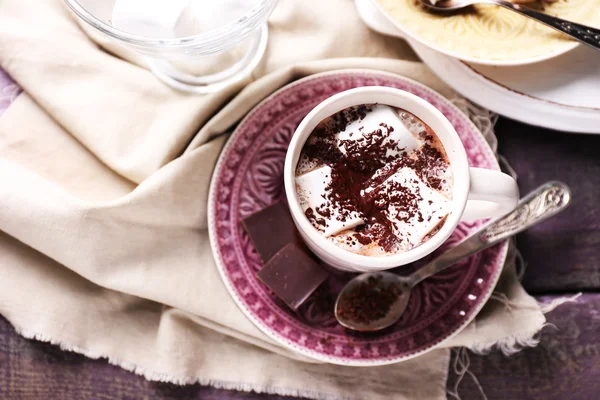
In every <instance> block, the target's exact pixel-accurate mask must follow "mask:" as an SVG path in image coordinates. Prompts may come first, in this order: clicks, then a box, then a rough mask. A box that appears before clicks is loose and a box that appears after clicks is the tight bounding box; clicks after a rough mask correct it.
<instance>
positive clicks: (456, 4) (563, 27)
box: [419, 0, 600, 49]
mask: <svg viewBox="0 0 600 400" xmlns="http://www.w3.org/2000/svg"><path fill="white" fill-rule="evenodd" d="M419 1H420V2H421V3H422V4H424V5H425V6H427V7H429V8H432V9H435V10H438V11H451V10H458V9H461V8H464V7H467V6H472V5H474V4H493V5H497V6H500V7H504V8H507V9H509V10H512V11H515V12H518V13H519V14H522V15H525V16H526V17H529V18H533V19H535V20H536V21H538V22H541V23H543V24H545V25H547V26H549V27H551V28H554V29H556V30H559V31H561V32H562V33H565V34H567V35H569V36H571V37H572V38H574V39H576V40H578V41H580V42H582V43H585V44H587V45H588V46H591V47H593V48H595V49H600V29H596V28H592V27H590V26H585V25H581V24H577V23H575V22H570V21H567V20H564V19H560V18H558V17H553V16H552V15H549V14H545V13H543V12H540V11H537V10H533V9H531V8H529V7H525V6H523V5H521V4H515V3H512V2H510V1H508V0H439V1H436V0H419Z"/></svg>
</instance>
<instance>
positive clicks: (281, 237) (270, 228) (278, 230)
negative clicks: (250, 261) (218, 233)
mask: <svg viewBox="0 0 600 400" xmlns="http://www.w3.org/2000/svg"><path fill="white" fill-rule="evenodd" d="M242 224H243V225H244V228H245V229H246V232H248V235H250V240H252V243H254V247H255V248H256V251H258V255H259V256H260V258H261V259H262V261H263V263H266V262H267V261H269V260H270V259H271V257H273V256H274V255H275V253H277V252H278V251H279V250H281V249H282V248H283V246H285V245H286V244H288V243H296V244H300V243H302V240H301V238H300V235H299V233H298V231H297V230H296V226H295V225H294V221H293V220H292V215H291V214H290V210H289V209H288V206H287V204H285V203H283V202H281V201H278V202H276V203H273V204H271V205H270V206H269V207H267V208H264V209H262V210H260V211H258V212H256V213H254V214H252V215H250V216H249V217H247V218H245V219H244V220H243V221H242Z"/></svg>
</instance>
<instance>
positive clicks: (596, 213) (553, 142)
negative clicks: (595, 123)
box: [496, 119, 600, 294]
mask: <svg viewBox="0 0 600 400" xmlns="http://www.w3.org/2000/svg"><path fill="white" fill-rule="evenodd" d="M496 131H497V133H498V140H499V151H500V154H503V155H504V156H505V157H506V158H507V159H508V160H509V162H510V164H511V166H512V167H513V168H514V169H515V171H516V172H517V173H518V175H519V179H518V181H519V187H520V188H521V192H522V193H526V192H527V191H529V190H532V189H534V188H535V187H537V186H538V185H540V184H542V183H543V182H545V181H548V180H560V181H563V182H565V183H566V184H568V185H569V186H570V187H571V190H572V191H573V202H572V204H571V206H570V207H569V208H568V209H567V210H566V211H565V212H564V213H562V214H561V215H559V216H557V217H555V218H552V219H550V220H548V221H546V222H544V223H542V224H540V225H537V226H535V227H533V228H531V229H529V230H528V231H526V232H524V233H522V234H521V235H519V236H518V237H517V245H518V248H519V250H521V253H522V255H523V257H524V258H525V261H526V262H527V269H526V272H525V277H524V280H523V284H524V286H525V288H526V289H527V290H528V291H529V292H531V293H540V294H544V293H549V292H563V291H577V290H598V289H600V204H599V201H600V135H573V134H565V133H560V132H553V131H550V130H547V129H541V128H535V127H531V126H526V125H523V124H520V123H518V122H514V121H510V120H506V119H502V120H500V122H499V124H498V126H497V129H496Z"/></svg>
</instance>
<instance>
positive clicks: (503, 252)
mask: <svg viewBox="0 0 600 400" xmlns="http://www.w3.org/2000/svg"><path fill="white" fill-rule="evenodd" d="M349 74H357V75H360V74H378V75H383V76H385V77H387V78H392V79H397V80H401V81H404V82H407V83H409V84H411V85H415V86H417V87H419V88H421V89H423V90H425V91H427V92H429V93H430V94H432V95H434V96H437V97H439V98H440V99H442V100H443V101H445V102H446V105H447V106H449V107H450V108H451V109H452V110H453V111H454V112H457V113H460V114H463V115H464V113H463V112H462V111H461V110H460V109H459V108H458V107H456V106H455V105H454V104H452V103H451V102H450V101H449V100H448V99H446V98H445V97H444V96H442V95H441V94H439V93H438V92H436V91H434V90H433V89H431V88H429V87H427V86H425V85H423V84H422V83H419V82H417V81H414V80H412V79H410V78H406V77H403V76H401V75H397V74H394V73H390V72H385V71H379V70H372V69H356V68H349V69H338V70H334V71H326V72H321V73H317V74H313V75H310V76H307V77H304V78H301V79H298V80H296V81H294V82H291V83H289V84H287V85H285V86H283V87H281V88H279V89H278V90H276V91H275V92H273V93H272V94H270V95H269V96H268V97H266V98H265V99H263V100H262V101H261V102H259V103H258V104H257V105H256V106H254V107H253V108H252V110H250V111H249V112H248V113H247V114H246V116H245V117H244V118H243V119H242V120H241V121H240V122H239V124H238V126H237V127H236V129H235V130H234V132H233V133H232V134H231V136H230V137H229V139H228V140H227V143H226V144H225V146H224V147H223V149H222V151H221V154H220V155H219V158H218V160H217V163H216V165H215V169H214V171H213V174H212V177H211V183H210V188H209V193H208V231H209V241H210V246H211V251H212V253H213V257H214V260H215V265H216V267H217V270H218V271H219V275H220V277H221V280H222V281H223V283H224V285H225V287H226V289H227V291H228V292H229V295H230V296H231V297H232V298H233V300H234V302H235V303H236V305H237V306H238V308H239V309H240V310H241V311H242V313H243V314H244V315H245V316H246V318H248V319H249V320H250V321H251V322H252V323H253V324H254V325H255V326H256V327H257V328H259V330H260V331H261V332H263V333H264V334H265V335H266V336H267V337H269V338H270V339H272V340H274V341H275V342H277V343H278V344H280V345H281V346H282V347H284V348H286V349H288V350H292V351H294V352H296V353H297V354H300V355H303V356H306V357H308V358H312V359H314V360H317V361H322V362H327V363H331V364H337V365H345V366H357V367H367V366H380V365H389V364H395V363H397V362H401V361H405V360H409V359H412V358H415V357H417V356H419V355H421V354H424V353H427V352H429V351H432V350H434V349H436V348H439V347H440V346H442V345H443V344H444V343H446V342H448V341H449V340H451V339H452V338H453V337H455V336H456V335H457V334H458V333H460V332H461V331H462V330H463V329H464V328H465V327H466V326H467V325H468V324H469V323H471V321H473V320H474V319H475V317H476V316H477V314H479V312H480V311H481V309H482V308H483V306H484V305H485V304H486V303H487V301H488V300H489V298H490V296H491V294H492V292H493V291H494V289H495V287H496V285H497V283H498V280H499V279H500V275H501V274H502V271H503V269H504V268H503V267H504V264H505V262H506V257H507V254H508V242H504V243H502V244H500V245H499V260H500V261H499V263H501V265H500V267H496V268H495V271H494V273H493V274H492V277H491V279H490V284H489V285H488V288H487V290H486V291H485V292H483V294H482V296H480V297H482V298H484V299H485V300H483V301H480V302H479V303H478V304H477V305H476V306H474V307H473V308H472V309H471V310H472V311H471V313H470V315H469V317H468V318H465V319H464V321H463V322H462V323H461V324H460V325H459V326H458V327H457V328H455V329H454V330H453V332H451V333H449V334H448V335H446V336H444V338H443V339H440V340H437V341H435V342H433V343H431V344H429V345H427V346H425V347H424V348H423V349H421V350H419V351H415V352H413V353H410V354H407V355H404V356H393V357H391V358H387V359H386V358H383V357H382V359H352V360H350V359H348V358H342V357H336V356H331V355H325V354H322V353H319V352H317V351H314V350H310V349H307V348H305V347H302V346H299V345H297V344H296V343H293V342H292V341H290V340H289V339H287V338H285V337H282V336H280V335H279V334H277V332H275V331H273V330H271V329H270V328H269V327H267V326H266V325H265V324H264V322H263V321H262V320H260V319H259V318H257V317H256V316H254V315H253V314H252V312H250V311H249V310H248V308H247V306H246V304H245V303H244V302H243V300H242V299H241V298H240V297H239V296H238V294H237V292H236V290H235V288H234V286H233V283H232V282H231V281H230V280H229V278H228V276H226V272H225V268H224V265H223V262H222V259H221V251H220V250H219V248H218V246H217V243H216V224H215V218H214V214H215V213H214V210H215V201H214V200H215V199H216V196H215V191H216V186H217V181H218V180H217V179H216V178H217V177H218V176H219V175H220V172H221V170H222V167H223V164H224V159H225V156H226V155H227V154H228V151H229V150H230V148H231V147H232V146H233V143H234V139H235V138H236V136H237V135H238V134H239V133H240V132H241V128H242V127H244V125H245V123H246V122H247V121H248V120H249V119H250V118H251V117H252V116H253V114H254V113H256V112H258V111H259V110H260V109H261V108H262V107H264V105H265V104H266V103H268V102H269V101H270V100H271V99H272V98H274V97H275V96H277V95H279V94H280V93H281V92H283V91H284V90H289V89H290V88H293V87H295V86H298V85H302V84H304V83H306V82H309V81H312V80H316V79H320V78H323V77H327V76H332V75H349ZM466 121H467V123H468V124H469V125H470V126H471V128H472V130H473V131H474V132H477V133H478V135H479V136H478V139H479V140H480V141H481V143H482V144H483V145H484V146H483V148H484V149H485V152H487V153H488V154H487V155H488V156H489V157H490V159H493V160H496V156H495V155H494V153H493V151H492V149H491V148H490V146H489V144H488V143H487V141H486V140H485V138H484V137H483V135H482V134H481V132H480V131H479V129H477V127H476V126H475V124H474V123H473V122H472V121H471V120H470V119H469V118H468V117H467V118H466ZM493 165H494V167H496V168H495V169H496V170H499V169H500V167H499V165H498V163H497V161H495V162H494V163H493Z"/></svg>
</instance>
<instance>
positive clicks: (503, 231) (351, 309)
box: [335, 182, 571, 332]
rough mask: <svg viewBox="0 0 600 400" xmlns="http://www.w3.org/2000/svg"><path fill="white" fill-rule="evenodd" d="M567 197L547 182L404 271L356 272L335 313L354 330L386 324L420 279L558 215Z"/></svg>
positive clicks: (561, 186)
mask: <svg viewBox="0 0 600 400" xmlns="http://www.w3.org/2000/svg"><path fill="white" fill-rule="evenodd" d="M570 201H571V192H570V190H569V188H568V187H567V186H566V185H565V184H564V183H560V182H548V183H546V184H545V185H542V186H540V187H539V188H537V189H536V190H534V191H533V192H531V193H530V194H528V195H527V196H525V197H524V198H522V199H521V201H520V202H519V204H518V205H517V207H516V208H515V209H514V210H513V211H511V212H510V213H509V214H507V215H505V216H503V217H500V218H498V219H496V220H493V221H491V222H490V223H488V224H487V225H485V226H484V227H483V228H481V229H480V230H478V231H477V232H475V233H474V234H472V235H471V236H469V237H468V238H467V239H465V240H463V241H462V242H460V243H459V244H458V245H456V246H455V247H453V248H451V249H450V250H448V251H447V252H445V253H444V254H442V255H440V256H439V257H437V258H436V259H434V260H433V261H431V262H430V263H429V264H427V265H425V266H424V267H422V268H420V269H418V270H417V271H415V272H413V273H412V274H410V275H408V276H399V275H396V274H394V273H391V272H367V273H364V274H361V275H358V276H357V277H355V278H354V279H352V280H351V281H350V282H348V283H347V284H346V286H345V287H344V289H343V290H342V291H341V292H340V294H339V295H338V298H337V301H336V303H335V317H336V319H337V320H338V322H339V323H340V324H342V325H343V326H345V327H347V328H350V329H354V330H357V331H363V332H368V331H377V330H380V329H384V328H387V327H388V326H390V325H392V324H394V323H395V322H396V321H398V319H400V317H401V316H402V313H403V312H404V310H405V309H406V306H407V305H408V300H409V298H410V291H411V290H412V288H413V287H415V286H416V285H417V284H418V283H419V282H421V281H422V280H424V279H426V278H429V277H430V276H431V275H434V274H437V273H438V272H440V271H443V270H445V269H446V268H448V267H450V266H452V265H454V264H455V263H457V262H458V261H460V260H462V259H464V258H466V257H469V256H471V255H473V254H475V253H478V252H480V251H482V250H484V249H487V248H488V247H491V246H493V245H495V244H496V243H498V242H501V241H503V240H505V239H508V238H509V237H511V236H513V235H516V234H517V233H519V232H522V231H524V230H525V229H527V228H529V227H531V226H533V225H536V224H538V223H540V222H542V221H544V220H545V219H547V218H550V217H551V216H553V215H556V214H558V213H559V212H561V211H563V210H564V209H565V208H567V206H568V205H569V203H570ZM361 296H362V297H361ZM380 304H387V307H380V308H376V307H378V305H380ZM361 307H363V309H362V310H361ZM373 311H375V313H374V318H373V319H372V320H370V319H369V318H367V317H366V316H365V315H366V314H372V313H373Z"/></svg>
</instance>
